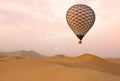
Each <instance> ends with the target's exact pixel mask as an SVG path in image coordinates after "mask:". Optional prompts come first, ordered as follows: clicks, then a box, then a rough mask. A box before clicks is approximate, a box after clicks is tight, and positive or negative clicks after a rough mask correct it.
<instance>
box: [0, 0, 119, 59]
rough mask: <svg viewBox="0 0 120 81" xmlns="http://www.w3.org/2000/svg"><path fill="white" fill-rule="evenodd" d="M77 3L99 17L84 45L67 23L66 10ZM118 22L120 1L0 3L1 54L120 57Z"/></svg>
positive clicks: (10, 0)
mask: <svg viewBox="0 0 120 81" xmlns="http://www.w3.org/2000/svg"><path fill="white" fill-rule="evenodd" d="M78 3H80V4H86V5H89V6H90V7H92V8H93V9H94V11H95V14H96V21H95V24H94V26H93V27H92V28H91V30H90V31H89V32H88V33H87V34H86V36H85V37H84V38H83V43H82V44H81V45H80V44H78V41H79V40H78V38H77V37H76V36H75V34H74V33H73V32H72V30H71V29H70V28H69V26H68V25H67V22H66V11H67V9H68V8H69V7H71V6H72V5H75V4H78ZM119 19H120V1H119V0H0V51H17V50H34V51H36V52H38V53H40V54H43V55H50V56H51V55H56V54H65V55H67V56H78V55H81V54H83V53H91V54H95V55H97V56H102V57H120V22H119V21H120V20H119Z"/></svg>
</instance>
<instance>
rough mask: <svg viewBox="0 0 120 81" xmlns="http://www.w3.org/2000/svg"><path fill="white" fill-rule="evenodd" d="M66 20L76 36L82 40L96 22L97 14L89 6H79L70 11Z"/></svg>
mask: <svg viewBox="0 0 120 81" xmlns="http://www.w3.org/2000/svg"><path fill="white" fill-rule="evenodd" d="M66 20H67V23H68V25H69V26H70V28H71V29H72V30H73V32H74V33H75V34H76V36H77V37H78V38H79V39H80V40H82V38H83V37H84V35H85V34H86V33H87V32H88V31H89V29H90V28H91V27H92V26H93V24H94V22H95V13H94V11H93V10H92V9H91V8H90V7H89V6H87V5H83V4H77V5H74V6H72V7H71V8H69V9H68V11H67V14H66Z"/></svg>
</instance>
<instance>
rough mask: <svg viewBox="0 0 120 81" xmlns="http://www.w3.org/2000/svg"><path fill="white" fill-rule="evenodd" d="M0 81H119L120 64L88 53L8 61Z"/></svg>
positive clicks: (0, 66)
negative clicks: (74, 55)
mask: <svg viewBox="0 0 120 81" xmlns="http://www.w3.org/2000/svg"><path fill="white" fill-rule="evenodd" d="M5 57H7V56H4V55H3V56H0V59H2V58H5ZM0 81H120V64H118V63H115V62H111V61H109V60H108V59H103V58H100V57H98V56H95V55H91V54H84V55H81V56H78V57H67V56H64V55H56V56H52V57H44V58H32V59H20V60H8V61H4V62H2V61H1V62H0Z"/></svg>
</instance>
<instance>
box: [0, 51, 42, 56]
mask: <svg viewBox="0 0 120 81" xmlns="http://www.w3.org/2000/svg"><path fill="white" fill-rule="evenodd" d="M1 55H6V56H9V57H10V56H18V57H21V58H40V57H44V56H43V55H40V54H38V53H36V52H34V51H32V50H30V51H26V50H20V51H15V52H1V53H0V57H1Z"/></svg>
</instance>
